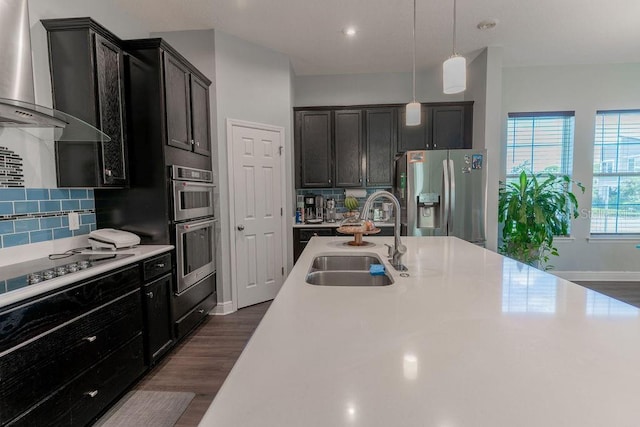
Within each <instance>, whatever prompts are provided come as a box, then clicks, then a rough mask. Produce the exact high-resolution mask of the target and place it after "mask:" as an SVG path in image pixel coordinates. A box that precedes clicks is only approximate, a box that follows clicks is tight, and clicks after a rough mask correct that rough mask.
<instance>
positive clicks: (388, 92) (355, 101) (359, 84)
mask: <svg viewBox="0 0 640 427" xmlns="http://www.w3.org/2000/svg"><path fill="white" fill-rule="evenodd" d="M412 96H413V95H412V75H411V73H370V74H337V75H317V76H296V78H295V103H294V105H295V106H296V107H310V106H318V105H330V106H336V105H367V104H405V103H407V102H410V101H411V99H412ZM462 99H463V95H461V94H456V95H445V94H443V93H442V68H441V67H436V68H432V69H429V70H422V71H418V72H416V100H417V101H418V102H445V101H460V100H462Z"/></svg>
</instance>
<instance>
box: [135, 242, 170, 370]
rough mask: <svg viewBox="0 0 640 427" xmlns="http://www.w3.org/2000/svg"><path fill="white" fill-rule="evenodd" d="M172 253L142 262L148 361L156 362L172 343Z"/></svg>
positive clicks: (145, 337) (145, 338)
mask: <svg viewBox="0 0 640 427" xmlns="http://www.w3.org/2000/svg"><path fill="white" fill-rule="evenodd" d="M171 271H172V264H171V254H164V255H161V256H159V257H155V258H152V259H150V260H148V261H145V262H144V263H143V286H142V302H143V313H144V343H145V360H146V362H147V364H148V365H153V364H154V363H155V362H156V361H157V360H159V359H160V357H162V356H163V355H164V354H165V353H166V352H167V351H168V350H169V349H170V348H171V346H172V345H173V343H174V341H173V322H172V319H171V297H172V290H173V281H172V275H171Z"/></svg>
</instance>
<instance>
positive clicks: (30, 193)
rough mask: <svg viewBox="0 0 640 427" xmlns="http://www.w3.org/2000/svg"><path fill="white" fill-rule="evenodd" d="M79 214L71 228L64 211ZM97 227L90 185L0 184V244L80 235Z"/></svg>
mask: <svg viewBox="0 0 640 427" xmlns="http://www.w3.org/2000/svg"><path fill="white" fill-rule="evenodd" d="M70 212H77V213H78V214H79V215H80V229H78V230H74V231H70V230H69V221H68V220H67V214H68V213H70ZM95 229H96V213H95V203H94V198H93V190H91V189H66V188H50V189H49V188H0V248H8V247H11V246H17V245H26V244H29V243H37V242H44V241H47V240H53V239H63V238H66V237H72V236H80V235H83V234H88V233H89V232H90V231H92V230H95Z"/></svg>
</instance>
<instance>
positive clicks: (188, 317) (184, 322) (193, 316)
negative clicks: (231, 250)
mask: <svg viewBox="0 0 640 427" xmlns="http://www.w3.org/2000/svg"><path fill="white" fill-rule="evenodd" d="M216 299H217V296H216V293H215V292H214V293H213V294H211V295H209V296H208V297H207V298H206V299H205V300H204V301H202V302H200V304H198V305H197V306H195V308H194V309H193V310H191V311H190V312H188V313H187V314H185V315H184V316H183V317H181V318H180V319H179V320H178V321H177V322H176V337H177V338H178V339H181V338H182V337H184V336H185V335H186V334H187V333H189V331H191V330H192V329H193V328H194V327H195V326H196V325H197V324H198V323H200V322H201V321H202V319H204V318H205V316H207V315H208V314H209V312H210V311H211V309H213V307H215V306H216Z"/></svg>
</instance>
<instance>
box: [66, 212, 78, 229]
mask: <svg viewBox="0 0 640 427" xmlns="http://www.w3.org/2000/svg"><path fill="white" fill-rule="evenodd" d="M68 217H69V230H72V231H73V230H77V229H79V228H80V217H79V216H78V212H69V215H68Z"/></svg>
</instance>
